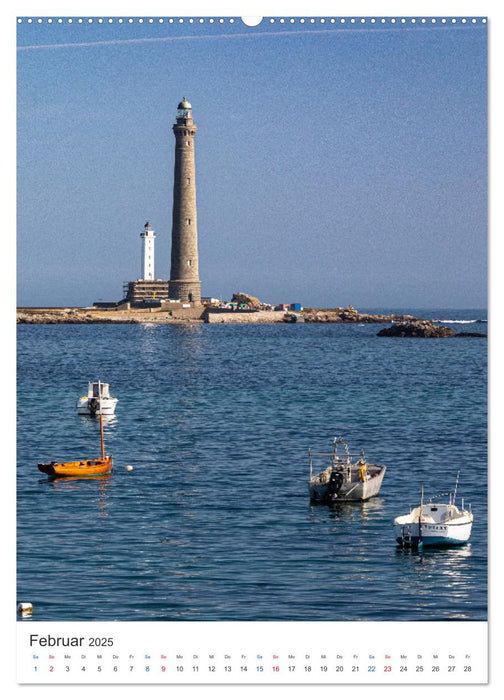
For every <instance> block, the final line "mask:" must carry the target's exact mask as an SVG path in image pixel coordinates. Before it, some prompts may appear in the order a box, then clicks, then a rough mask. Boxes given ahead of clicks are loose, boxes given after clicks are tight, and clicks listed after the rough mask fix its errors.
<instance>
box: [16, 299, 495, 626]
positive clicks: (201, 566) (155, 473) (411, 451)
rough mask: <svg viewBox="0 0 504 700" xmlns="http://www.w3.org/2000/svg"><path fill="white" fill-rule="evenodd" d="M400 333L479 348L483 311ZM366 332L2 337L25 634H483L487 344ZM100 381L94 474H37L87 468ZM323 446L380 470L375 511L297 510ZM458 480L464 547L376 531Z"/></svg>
mask: <svg viewBox="0 0 504 700" xmlns="http://www.w3.org/2000/svg"><path fill="white" fill-rule="evenodd" d="M367 311H369V312H375V313H377V312H387V310H383V309H381V310H377V309H368V310H367ZM395 311H396V312H398V310H397V309H396V310H395ZM388 312H390V310H388ZM399 312H403V313H411V314H413V315H416V316H420V317H422V318H430V319H435V320H439V321H441V322H442V323H443V325H447V326H450V327H452V328H453V329H454V330H455V331H457V332H461V331H466V332H467V331H469V332H476V333H487V315H486V311H485V310H481V309H463V310H460V309H459V310H453V309H436V310H428V309H401V310H399ZM383 327H384V325H382V324H362V325H359V324H331V323H328V324H324V323H320V324H303V323H294V324H282V325H280V324H264V325H252V324H236V325H232V324H217V325H214V324H181V325H174V324H170V325H161V324H155V323H152V324H150V323H149V324H124V325H123V324H117V325H115V324H114V325H112V324H96V325H95V324H93V325H80V324H75V325H19V326H18V328H17V360H18V369H17V595H18V601H30V602H31V603H32V604H33V617H32V618H31V619H33V620H37V621H91V620H95V621H96V620H99V621H108V620H110V621H112V620H114V621H146V622H150V621H184V620H187V621H189V620H190V621H237V620H241V621H286V620H297V621H354V620H359V621H367V620H370V621H404V620H411V621H414V620H422V621H423V620H425V621H426V620H438V621H439V620H486V619H487V534H488V528H487V339H486V338H484V337H465V338H439V339H424V338H387V337H377V332H378V331H379V330H380V329H381V328H383ZM98 379H100V380H101V381H104V382H108V383H109V384H110V390H111V394H112V395H113V396H116V397H118V399H119V401H118V404H117V409H116V415H115V416H114V417H111V418H106V419H105V421H104V423H105V426H104V434H105V447H106V451H107V453H112V454H113V456H114V471H113V474H112V475H110V476H105V477H102V478H93V479H57V480H51V479H49V478H48V477H46V476H45V475H44V474H42V473H41V472H40V471H39V470H38V469H37V463H38V462H47V461H53V460H55V461H68V460H73V459H80V458H92V457H97V456H99V455H100V433H99V421H98V420H97V419H96V418H91V417H85V416H78V415H77V413H76V410H75V404H76V401H77V399H78V398H79V397H80V396H81V395H83V394H85V393H86V390H87V383H88V381H93V380H98ZM338 436H342V437H343V438H344V439H345V440H346V441H348V443H349V447H350V449H351V451H353V452H360V450H361V449H364V450H365V454H366V457H367V459H368V461H369V462H372V463H378V464H385V465H386V467H387V472H386V475H385V478H384V481H383V485H382V488H381V491H380V493H379V496H378V497H376V498H374V499H372V500H370V501H368V502H365V503H340V504H338V503H336V504H335V505H334V506H328V505H323V504H313V503H311V502H310V499H309V494H308V478H309V461H308V450H309V448H311V450H312V451H314V452H330V451H331V449H332V443H333V439H334V438H335V437H338ZM320 459H321V462H320V463H319V466H320V469H322V468H324V467H325V466H327V465H328V462H327V461H324V458H320ZM127 466H128V467H132V469H129V470H127V469H126V467H127ZM459 472H460V477H459V481H458V490H457V497H458V503H459V505H460V499H461V498H464V501H465V505H466V507H467V506H468V505H469V504H471V508H472V511H473V513H474V526H473V531H472V535H471V539H470V541H469V543H468V544H466V545H464V546H461V547H455V548H450V549H427V548H425V549H424V551H423V552H420V553H419V552H418V551H412V550H409V549H404V548H401V547H400V546H398V545H397V543H396V542H395V539H394V530H393V525H392V523H393V520H394V518H395V517H396V516H398V515H402V514H405V513H407V512H408V511H409V510H410V508H411V507H414V506H416V505H418V504H419V501H420V492H421V488H422V485H423V486H424V492H425V498H426V499H427V498H428V497H431V496H432V497H438V498H439V499H443V500H444V499H445V498H446V494H447V493H448V492H453V490H454V488H455V483H456V480H457V474H458V473H459ZM440 494H445V495H440Z"/></svg>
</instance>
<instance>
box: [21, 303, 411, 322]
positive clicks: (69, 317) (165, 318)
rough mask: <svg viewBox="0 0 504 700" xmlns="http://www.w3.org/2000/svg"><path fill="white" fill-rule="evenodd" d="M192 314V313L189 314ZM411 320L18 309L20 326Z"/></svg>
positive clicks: (309, 312)
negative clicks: (26, 324)
mask: <svg viewBox="0 0 504 700" xmlns="http://www.w3.org/2000/svg"><path fill="white" fill-rule="evenodd" d="M189 312H191V313H189ZM409 320H414V317H413V316H408V315H398V314H391V315H380V314H377V315H373V314H366V313H360V312H359V311H357V310H356V309H354V307H353V306H347V307H344V308H343V307H337V308H334V309H311V308H310V309H304V310H303V311H296V312H292V311H279V310H276V311H274V310H271V309H268V310H265V309H249V310H247V311H243V310H239V309H237V310H229V311H228V310H223V309H217V308H215V309H213V308H211V307H202V308H201V309H196V308H193V309H183V310H179V311H166V310H164V309H159V308H151V309H149V308H146V309H142V308H136V309H127V310H124V309H119V308H118V309H100V308H94V307H87V308H77V307H65V308H35V307H34V308H19V309H17V313H16V321H17V323H19V324H25V323H28V324H59V323H66V324H76V323H296V322H298V323H395V322H398V321H404V322H406V321H409Z"/></svg>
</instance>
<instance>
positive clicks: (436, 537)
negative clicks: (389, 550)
mask: <svg viewBox="0 0 504 700" xmlns="http://www.w3.org/2000/svg"><path fill="white" fill-rule="evenodd" d="M458 479H459V474H457V480H456V484H455V491H454V493H453V494H449V498H448V502H447V503H439V502H437V501H435V502H433V501H432V499H430V500H429V502H428V503H425V504H424V502H423V486H422V495H421V498H420V505H419V506H418V507H416V508H413V509H412V510H411V511H410V512H409V513H408V514H407V515H400V516H399V517H398V518H395V520H394V530H395V538H396V541H397V542H398V543H399V544H400V545H402V546H403V547H442V546H453V545H461V544H465V543H466V542H467V541H468V539H469V537H470V536H471V529H472V524H473V520H474V516H473V514H472V511H471V506H470V505H469V510H466V509H465V508H464V500H463V499H462V502H461V507H460V508H458V507H457V506H456V505H455V499H456V495H457V485H458Z"/></svg>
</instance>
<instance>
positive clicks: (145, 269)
mask: <svg viewBox="0 0 504 700" xmlns="http://www.w3.org/2000/svg"><path fill="white" fill-rule="evenodd" d="M140 238H141V239H142V272H141V275H140V279H142V280H153V279H154V239H155V238H156V232H155V231H154V229H153V228H152V226H151V225H150V224H149V222H148V221H147V222H146V223H145V226H144V230H143V231H142V233H141V234H140Z"/></svg>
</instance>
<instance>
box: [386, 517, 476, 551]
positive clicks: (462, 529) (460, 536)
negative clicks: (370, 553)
mask: <svg viewBox="0 0 504 700" xmlns="http://www.w3.org/2000/svg"><path fill="white" fill-rule="evenodd" d="M471 529H472V520H468V521H467V522H461V523H446V524H445V523H422V540H421V542H422V546H423V547H452V546H457V545H462V544H466V542H467V541H468V540H469V538H470V536H471ZM394 531H395V538H396V541H397V542H398V544H400V545H403V546H406V547H408V546H410V547H418V545H419V543H420V533H419V526H418V523H400V524H397V523H394Z"/></svg>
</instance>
